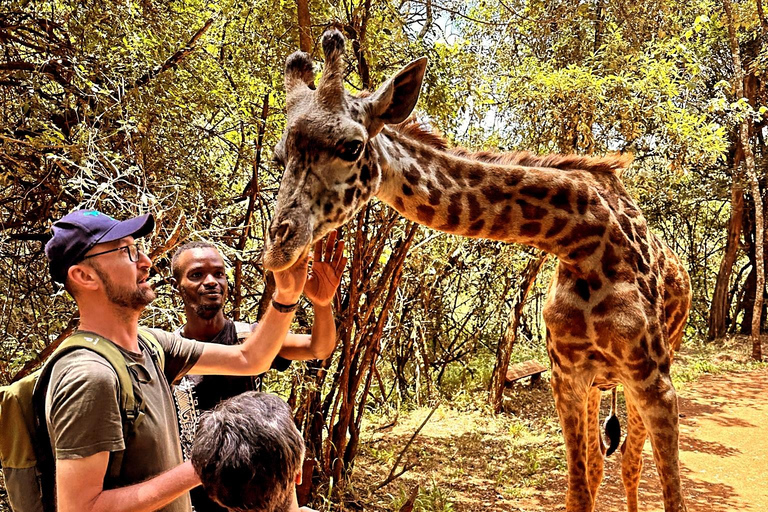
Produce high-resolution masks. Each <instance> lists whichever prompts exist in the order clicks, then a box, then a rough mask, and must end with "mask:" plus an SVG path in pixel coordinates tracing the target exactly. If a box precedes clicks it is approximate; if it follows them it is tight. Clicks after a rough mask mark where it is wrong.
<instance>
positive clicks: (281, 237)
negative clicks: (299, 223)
mask: <svg viewBox="0 0 768 512" xmlns="http://www.w3.org/2000/svg"><path fill="white" fill-rule="evenodd" d="M293 233H294V230H293V225H292V224H291V222H289V221H285V222H283V223H281V224H280V225H279V226H278V227H277V229H276V230H275V234H274V235H273V237H272V239H273V240H274V241H275V242H285V241H286V240H288V239H289V238H290V237H291V236H293Z"/></svg>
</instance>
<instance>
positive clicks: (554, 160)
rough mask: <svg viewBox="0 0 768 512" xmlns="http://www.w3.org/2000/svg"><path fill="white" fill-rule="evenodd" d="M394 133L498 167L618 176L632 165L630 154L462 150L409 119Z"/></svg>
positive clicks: (396, 128)
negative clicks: (451, 145) (600, 154)
mask: <svg viewBox="0 0 768 512" xmlns="http://www.w3.org/2000/svg"><path fill="white" fill-rule="evenodd" d="M393 128H394V129H395V130H397V131H398V132H400V133H402V134H403V135H405V136H407V137H409V138H410V139H412V140H415V141H418V142H421V143H422V144H425V145H427V146H431V147H433V148H435V149H439V150H441V151H446V152H448V153H450V154H452V155H455V156H460V157H462V158H467V159H469V160H477V161H480V162H487V163H493V164H500V165H520V166H523V167H549V168H552V169H563V170H583V171H588V172H593V173H608V174H615V175H617V176H621V173H622V171H624V169H626V168H627V167H629V164H630V163H632V155H630V154H627V153H625V154H615V155H608V156H600V157H595V156H584V155H563V154H557V153H553V154H551V155H535V154H533V153H530V152H528V151H510V152H505V153H497V152H493V151H470V150H468V149H466V148H462V147H453V148H452V147H450V145H449V143H448V140H447V139H446V138H445V137H444V136H443V135H442V134H441V133H440V132H438V131H437V130H434V129H431V128H429V127H427V126H426V125H424V124H423V123H421V122H419V121H418V120H417V119H416V118H414V117H411V118H409V119H407V120H405V121H403V122H402V123H400V124H398V125H395V126H393Z"/></svg>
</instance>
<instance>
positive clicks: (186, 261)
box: [171, 242, 229, 328]
mask: <svg viewBox="0 0 768 512" xmlns="http://www.w3.org/2000/svg"><path fill="white" fill-rule="evenodd" d="M171 271H172V272H173V279H172V280H171V283H172V284H173V287H174V289H175V290H176V291H178V292H179V295H180V296H181V299H182V301H183V302H184V311H185V313H186V315H187V321H190V320H197V319H199V320H201V321H203V322H206V321H216V320H218V323H217V325H218V327H219V328H220V327H221V325H222V324H223V322H224V313H223V311H222V309H223V308H224V303H225V302H226V300H227V294H228V293H229V285H228V283H227V273H226V267H225V265H224V259H223V258H222V257H221V253H219V251H218V249H216V246H214V245H213V244H210V243H208V242H190V243H188V244H185V245H182V246H181V247H179V248H178V249H177V250H176V252H175V253H174V255H173V258H172V259H171ZM194 317H197V318H194ZM216 317H218V319H217V318H216Z"/></svg>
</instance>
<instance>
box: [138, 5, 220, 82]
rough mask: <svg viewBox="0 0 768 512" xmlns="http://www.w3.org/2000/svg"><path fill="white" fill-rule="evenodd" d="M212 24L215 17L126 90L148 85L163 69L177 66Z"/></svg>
mask: <svg viewBox="0 0 768 512" xmlns="http://www.w3.org/2000/svg"><path fill="white" fill-rule="evenodd" d="M211 25H213V18H211V19H209V20H208V21H206V22H205V25H203V26H202V27H201V28H200V30H198V31H197V32H195V35H193V36H192V39H190V40H189V41H188V42H187V44H186V45H185V46H184V48H182V49H180V50H179V51H177V52H176V53H174V54H173V55H171V56H170V57H168V59H166V61H165V62H163V63H162V64H161V65H159V66H155V67H154V68H152V69H151V70H150V71H147V72H146V73H144V74H143V75H141V76H140V77H139V79H138V80H136V81H135V82H134V83H132V84H131V85H128V86H127V87H126V88H125V90H126V92H127V91H130V90H131V89H136V88H138V87H141V86H143V85H146V84H147V83H148V82H149V81H150V80H152V79H153V78H155V77H156V76H157V75H159V74H160V73H162V72H163V71H166V70H168V69H170V68H171V67H173V66H175V65H176V64H178V63H179V62H180V61H181V60H182V59H183V58H185V57H186V56H187V55H189V54H190V53H191V52H192V51H193V50H194V49H195V45H196V44H197V40H198V39H200V38H201V37H202V36H203V34H205V33H206V32H208V29H209V28H211Z"/></svg>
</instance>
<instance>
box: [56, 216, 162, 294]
mask: <svg viewBox="0 0 768 512" xmlns="http://www.w3.org/2000/svg"><path fill="white" fill-rule="evenodd" d="M154 228H155V218H154V217H153V216H152V214H147V215H141V216H139V217H134V218H132V219H128V220H124V221H119V220H115V219H113V218H112V217H110V216H109V215H105V214H103V213H101V212H99V211H96V210H76V211H74V212H72V213H68V214H67V215H65V216H64V217H62V218H61V220H59V221H56V222H54V223H53V227H52V228H51V229H52V230H53V237H52V238H51V239H50V240H49V241H48V243H47V244H45V256H46V257H47V258H48V269H49V270H50V272H51V277H52V278H53V280H54V281H56V282H58V283H64V281H65V280H66V279H67V272H68V271H69V267H71V266H72V265H74V264H76V263H79V262H80V261H81V260H82V259H83V256H85V253H87V252H88V251H89V250H90V249H91V247H93V246H94V245H96V244H103V243H106V242H114V241H115V240H120V239H121V238H125V237H127V236H132V237H134V238H139V237H142V236H144V235H147V234H149V233H151V232H152V230H153V229H154Z"/></svg>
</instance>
